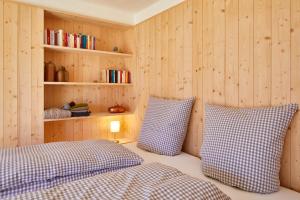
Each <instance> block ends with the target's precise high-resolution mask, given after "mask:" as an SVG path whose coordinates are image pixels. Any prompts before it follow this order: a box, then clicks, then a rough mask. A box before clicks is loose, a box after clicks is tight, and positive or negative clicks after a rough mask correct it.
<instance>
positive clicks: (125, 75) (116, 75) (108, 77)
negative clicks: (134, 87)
mask: <svg viewBox="0 0 300 200" xmlns="http://www.w3.org/2000/svg"><path fill="white" fill-rule="evenodd" d="M130 76H131V75H130V72H129V71H126V70H115V69H107V70H105V69H104V70H101V80H100V81H101V82H102V83H131V77H130Z"/></svg>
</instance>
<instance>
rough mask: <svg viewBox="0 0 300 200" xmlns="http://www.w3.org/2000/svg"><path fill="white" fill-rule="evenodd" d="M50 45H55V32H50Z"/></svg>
mask: <svg viewBox="0 0 300 200" xmlns="http://www.w3.org/2000/svg"><path fill="white" fill-rule="evenodd" d="M50 45H55V32H54V30H50Z"/></svg>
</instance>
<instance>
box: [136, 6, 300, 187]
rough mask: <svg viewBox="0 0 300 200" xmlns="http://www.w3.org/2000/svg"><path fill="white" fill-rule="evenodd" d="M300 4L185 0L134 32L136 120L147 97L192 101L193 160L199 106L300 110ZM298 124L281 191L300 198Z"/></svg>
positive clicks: (289, 140)
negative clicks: (289, 190) (297, 193)
mask: <svg viewBox="0 0 300 200" xmlns="http://www.w3.org/2000/svg"><path fill="white" fill-rule="evenodd" d="M299 10H300V1H299V0H272V1H271V0H229V1H225V0H223V1H222V0H217V1H212V0H188V1H185V2H183V3H182V4H180V5H178V6H176V7H174V8H171V9H169V10H168V11H165V12H163V13H161V14H159V15H157V16H155V17H153V18H151V19H149V20H147V21H145V22H143V23H141V24H139V25H137V26H136V27H135V31H136V50H137V67H136V76H137V78H136V81H137V83H136V84H135V85H136V91H137V100H136V102H137V103H138V106H137V113H138V119H140V121H141V120H142V118H143V114H144V110H145V108H146V106H147V99H148V97H149V95H155V96H162V97H173V98H185V97H190V96H196V97H197V101H196V104H195V106H194V110H193V114H192V119H191V124H190V127H189V132H188V135H187V138H186V141H185V144H184V151H186V152H188V153H190V154H193V155H198V152H199V148H200V146H201V143H202V132H203V112H204V111H203V105H204V103H208V102H209V103H218V104H223V105H231V106H240V107H245V106H266V105H280V104H287V103H290V102H293V103H299V104H300V59H299V58H300V12H299ZM299 146H300V117H299V114H297V115H296V117H295V118H294V120H293V122H292V126H291V127H290V129H289V131H288V134H287V136H286V141H285V146H284V155H283V159H282V169H281V184H282V185H283V186H286V187H289V188H292V189H294V190H297V191H300V148H299Z"/></svg>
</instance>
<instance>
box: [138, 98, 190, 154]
mask: <svg viewBox="0 0 300 200" xmlns="http://www.w3.org/2000/svg"><path fill="white" fill-rule="evenodd" d="M193 102H194V98H189V99H185V100H166V99H159V98H155V97H150V98H149V103H148V109H147V111H146V114H145V118H144V123H143V126H142V129H141V133H140V137H139V140H138V144H137V146H138V147H139V148H141V149H144V150H147V151H150V152H153V153H157V154H162V155H168V156H174V155H178V154H180V152H181V149H182V144H183V142H184V139H185V136H186V132H187V127H188V123H189V119H190V115H191V110H192V107H193Z"/></svg>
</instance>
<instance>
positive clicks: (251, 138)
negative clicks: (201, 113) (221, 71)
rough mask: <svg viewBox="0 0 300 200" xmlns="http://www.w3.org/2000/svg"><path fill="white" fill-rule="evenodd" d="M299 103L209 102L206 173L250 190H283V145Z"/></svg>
mask: <svg viewBox="0 0 300 200" xmlns="http://www.w3.org/2000/svg"><path fill="white" fill-rule="evenodd" d="M297 109H298V106H297V105H295V104H289V105H285V106H278V107H271V108H253V109H250V108H226V107H222V106H214V105H206V108H205V130H204V132H205V133H204V142H203V145H202V147H201V153H200V155H201V157H202V165H203V166H202V170H203V173H204V174H205V175H207V176H210V177H212V178H215V179H218V180H220V181H221V182H224V183H225V184H228V185H231V186H234V187H238V188H241V189H243V190H246V191H250V192H257V193H272V192H276V191H278V190H279V185H280V181H279V170H280V159H281V154H282V147H283V143H284V138H285V134H286V131H287V129H288V126H289V124H290V122H291V120H292V118H293V115H294V113H295V112H296V111H297Z"/></svg>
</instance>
